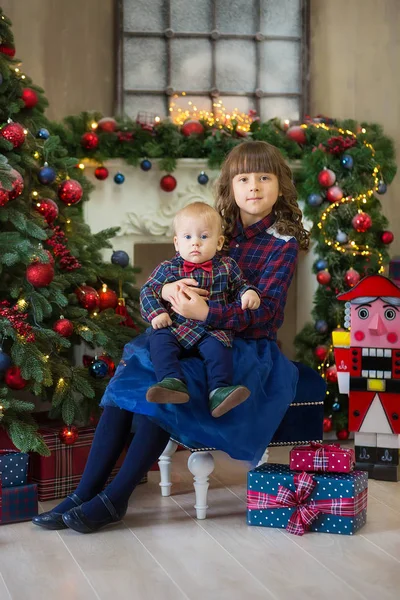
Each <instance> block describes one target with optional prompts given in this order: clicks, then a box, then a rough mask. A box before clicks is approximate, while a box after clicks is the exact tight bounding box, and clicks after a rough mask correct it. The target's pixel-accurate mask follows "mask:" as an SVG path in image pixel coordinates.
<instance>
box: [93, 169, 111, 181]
mask: <svg viewBox="0 0 400 600" xmlns="http://www.w3.org/2000/svg"><path fill="white" fill-rule="evenodd" d="M94 176H95V177H96V179H99V180H100V181H103V180H104V179H107V177H108V169H106V167H97V169H96V170H95V172H94Z"/></svg>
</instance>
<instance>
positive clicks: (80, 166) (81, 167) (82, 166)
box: [78, 163, 85, 171]
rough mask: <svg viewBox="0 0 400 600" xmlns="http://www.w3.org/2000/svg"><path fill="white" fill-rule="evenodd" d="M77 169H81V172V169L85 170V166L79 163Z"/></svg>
mask: <svg viewBox="0 0 400 600" xmlns="http://www.w3.org/2000/svg"><path fill="white" fill-rule="evenodd" d="M78 167H79V168H80V169H82V171H83V169H84V168H85V165H84V164H83V163H79V165H78Z"/></svg>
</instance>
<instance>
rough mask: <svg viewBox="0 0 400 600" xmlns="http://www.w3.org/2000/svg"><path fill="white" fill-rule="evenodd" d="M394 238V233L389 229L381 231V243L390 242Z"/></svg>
mask: <svg viewBox="0 0 400 600" xmlns="http://www.w3.org/2000/svg"><path fill="white" fill-rule="evenodd" d="M393 240H394V235H393V233H392V232H391V231H382V233H381V241H382V243H383V244H391V243H392V242H393Z"/></svg>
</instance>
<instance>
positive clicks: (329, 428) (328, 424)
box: [323, 417, 332, 433]
mask: <svg viewBox="0 0 400 600" xmlns="http://www.w3.org/2000/svg"><path fill="white" fill-rule="evenodd" d="M323 429H324V433H329V432H330V431H332V419H331V418H330V417H325V419H324V421H323Z"/></svg>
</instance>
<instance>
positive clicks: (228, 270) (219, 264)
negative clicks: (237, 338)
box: [140, 254, 257, 348]
mask: <svg viewBox="0 0 400 600" xmlns="http://www.w3.org/2000/svg"><path fill="white" fill-rule="evenodd" d="M183 262H184V261H183V258H182V257H181V256H180V255H179V254H177V255H176V256H175V257H174V258H173V259H172V260H166V261H164V262H162V263H161V264H160V265H158V267H156V268H155V269H154V271H153V272H152V274H151V275H150V277H149V278H148V280H147V281H146V283H145V284H144V286H143V287H142V289H141V291H140V312H141V314H142V317H143V318H144V319H146V321H148V322H149V323H151V321H152V319H154V317H156V316H157V315H160V314H162V313H165V312H168V313H169V315H170V317H171V320H172V326H171V327H169V329H170V330H171V331H172V332H173V334H174V335H175V336H176V337H177V338H178V340H179V342H180V343H181V344H182V346H184V347H185V348H191V347H192V346H194V345H195V344H196V343H197V342H198V341H199V340H200V339H201V338H202V337H203V335H204V334H205V333H208V334H210V335H212V336H214V337H215V338H217V339H218V340H219V341H220V342H221V343H222V344H223V345H224V346H232V341H233V336H234V331H230V329H231V328H229V327H227V328H225V327H223V328H222V329H223V330H221V328H220V327H219V326H218V325H217V326H212V325H209V324H205V323H203V322H202V321H195V320H193V319H186V318H185V317H182V316H181V315H178V314H176V313H174V312H173V311H172V310H168V304H167V303H165V302H164V301H163V299H162V297H161V290H162V287H163V285H164V284H166V283H171V282H172V281H177V280H179V279H182V278H183V277H192V278H193V279H195V280H196V281H197V282H198V284H199V287H201V288H203V289H204V290H208V291H209V292H210V295H209V298H210V300H211V301H212V302H213V304H215V305H216V306H221V307H225V306H227V305H228V304H229V303H231V302H235V303H237V305H238V306H240V305H241V296H242V295H243V294H244V292H246V291H247V290H251V289H255V288H254V287H253V286H250V285H248V284H247V283H246V281H245V280H244V279H243V275H242V273H241V271H240V269H239V267H238V265H237V264H236V262H235V261H234V260H233V259H232V258H230V257H229V256H214V258H213V259H212V271H211V272H209V271H203V269H202V268H201V266H200V265H199V267H198V268H196V269H195V270H194V271H193V272H191V273H190V274H188V273H185V271H184V268H183ZM256 291H257V290H256ZM242 312H243V311H242Z"/></svg>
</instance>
